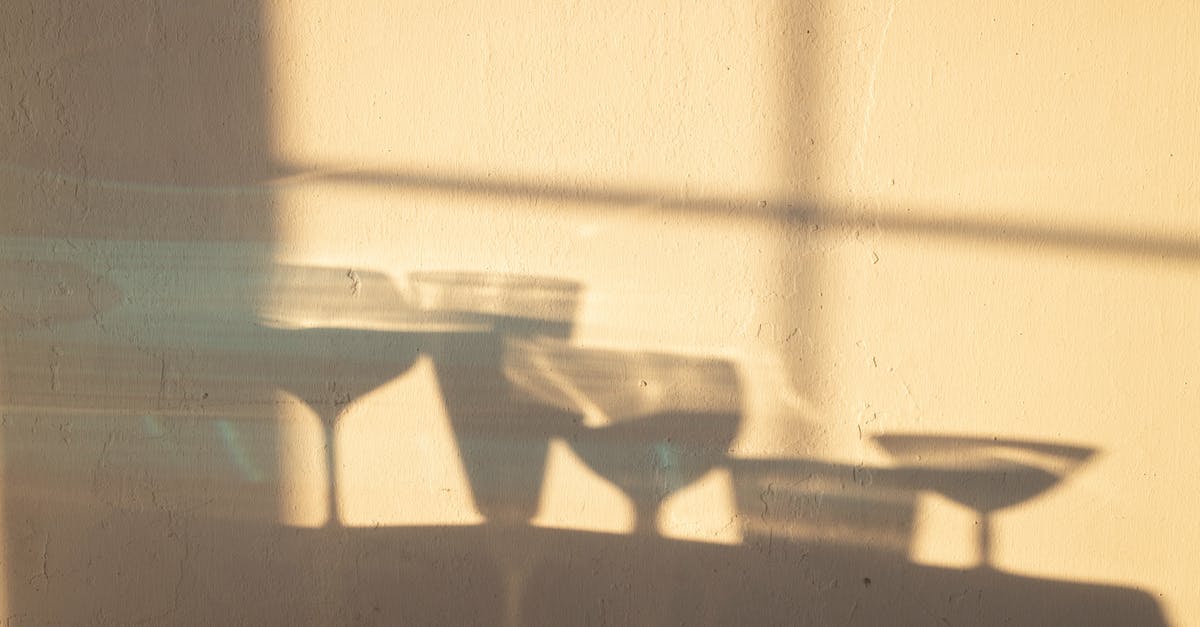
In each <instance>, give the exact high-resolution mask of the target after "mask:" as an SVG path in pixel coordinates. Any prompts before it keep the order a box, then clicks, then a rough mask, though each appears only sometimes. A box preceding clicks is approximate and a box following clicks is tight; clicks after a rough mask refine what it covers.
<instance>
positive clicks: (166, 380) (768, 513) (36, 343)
mask: <svg viewBox="0 0 1200 627" xmlns="http://www.w3.org/2000/svg"><path fill="white" fill-rule="evenodd" d="M6 243H7V244H11V245H7V246H6V247H5V248H4V254H3V256H4V257H5V258H6V259H7V258H9V257H10V253H13V251H19V250H20V251H25V252H22V253H21V254H19V255H16V254H14V255H11V256H13V257H15V259H13V260H11V261H6V263H5V265H4V266H3V272H0V277H4V279H5V280H4V284H3V285H0V292H2V293H3V295H5V297H6V300H5V302H4V305H5V307H6V309H5V311H6V312H7V313H6V314H5V316H4V317H3V334H4V337H3V340H4V341H3V348H4V350H5V353H4V358H5V360H6V364H7V368H6V381H5V384H6V386H7V387H6V396H5V403H6V404H7V405H6V407H5V409H4V415H5V418H6V420H7V421H8V422H7V426H6V427H5V433H4V435H5V452H6V460H5V469H6V476H5V483H6V485H5V487H6V498H7V499H9V500H8V502H9V503H10V504H12V506H13V507H14V512H18V513H19V514H18V513H14V514H13V515H12V517H10V520H11V521H14V522H13V524H14V531H13V533H15V534H18V535H21V537H24V535H23V534H29V533H41V532H44V533H46V534H47V536H46V539H47V540H49V538H50V535H49V534H51V533H53V544H52V545H49V546H50V547H51V549H50V551H49V552H48V553H47V555H49V561H48V562H46V561H43V557H44V556H43V555H42V554H40V553H31V554H25V553H22V554H19V555H10V556H9V558H8V559H9V560H10V561H11V562H12V563H13V564H14V565H15V566H14V568H16V570H14V571H13V572H15V573H18V574H20V575H23V574H24V573H26V572H27V571H28V572H30V573H33V575H31V576H33V577H34V578H35V579H34V583H35V584H36V585H34V586H26V587H17V588H14V590H15V591H16V593H15V594H14V595H13V596H12V599H13V601H12V602H13V603H14V605H13V607H14V608H15V609H17V610H18V611H30V612H34V613H36V614H37V615H39V616H54V615H56V614H54V612H55V611H58V610H48V609H46V608H50V607H60V608H70V607H80V608H94V607H104V608H105V611H106V612H108V614H106V615H109V616H112V617H114V621H116V622H124V623H133V622H137V620H143V621H144V620H145V619H146V618H147V617H148V616H160V618H161V617H163V616H165V617H169V618H161V620H160V621H158V622H163V623H169V624H212V623H214V622H229V619H230V618H231V617H243V618H244V617H247V616H250V617H256V618H261V619H262V621H263V622H265V623H270V622H272V621H275V622H279V621H280V620H281V618H280V617H287V622H290V623H293V624H322V619H320V618H315V617H321V616H325V617H327V616H328V615H329V614H328V612H329V611H330V610H329V609H328V608H326V607H325V606H333V607H334V608H335V609H334V610H333V612H334V614H336V615H339V616H342V617H343V618H345V617H349V616H351V614H349V612H351V611H353V612H360V613H361V614H362V616H363V617H374V618H363V620H364V621H365V622H375V623H377V624H398V623H402V624H436V623H437V622H439V621H442V620H445V617H446V616H453V617H454V620H456V621H458V622H462V623H465V624H501V623H507V624H512V625H516V624H528V625H539V624H580V623H586V622H587V621H588V620H591V621H593V622H604V621H607V622H608V623H624V624H646V625H666V624H678V623H679V622H685V623H687V624H697V625H705V624H709V625H720V624H831V623H832V624H839V623H845V624H852V625H872V624H927V623H929V622H935V623H936V622H937V621H938V618H937V617H938V616H945V617H948V618H947V620H950V621H958V622H964V623H972V624H981V625H1001V624H1005V621H1009V622H1010V623H1012V624H1050V623H1053V624H1072V623H1073V624H1114V625H1115V624H1139V625H1159V624H1164V623H1163V620H1162V617H1161V613H1160V612H1159V611H1158V609H1157V607H1156V605H1155V604H1154V602H1153V600H1152V599H1150V598H1149V597H1147V596H1146V595H1145V594H1144V593H1141V592H1139V591H1135V590H1129V589H1121V588H1116V587H1110V586H1100V585H1095V584H1085V583H1077V582H1066V581H1055V580H1048V579H1039V578H1032V577H1026V576H1022V575H1018V574H1014V573H1007V572H1001V571H998V570H996V569H993V568H975V569H968V570H963V569H953V568H939V567H931V566H924V565H919V564H914V563H913V562H912V561H911V560H910V559H909V557H908V555H909V553H908V548H909V544H910V543H911V541H912V537H913V532H914V530H915V525H916V521H915V516H914V513H915V506H916V499H917V497H918V495H919V494H920V493H921V492H923V491H938V492H940V493H944V494H947V495H950V496H952V497H954V498H958V499H960V500H962V501H963V502H967V503H970V504H973V505H975V506H976V507H979V508H980V509H981V510H983V511H990V510H994V509H996V508H998V507H1000V506H1003V505H1012V504H1015V503H1018V502H1023V499H1027V498H1030V497H1032V496H1034V495H1035V494H1038V493H1041V492H1043V491H1045V490H1047V489H1049V488H1051V487H1053V486H1054V485H1057V482H1058V481H1059V480H1060V479H1062V478H1064V477H1066V476H1067V475H1068V474H1069V473H1070V472H1071V471H1072V470H1074V469H1076V468H1077V467H1078V466H1079V465H1080V464H1081V463H1083V462H1084V461H1086V459H1087V458H1088V456H1089V455H1090V454H1091V451H1090V450H1089V449H1086V448H1084V447H1075V446H1066V445H1058V444H1050V443H1036V442H1016V441H1007V440H990V439H985V440H980V439H977V438H976V439H972V438H965V437H951V436H939V435H934V434H917V435H885V436H881V437H880V438H879V441H880V443H881V445H882V446H884V448H885V449H887V450H888V451H890V452H892V453H893V454H894V455H895V456H896V457H897V459H898V460H900V463H901V465H898V466H895V467H887V468H883V467H880V468H867V467H862V466H847V465H839V464H833V463H828V462H821V461H817V460H811V459H740V458H732V457H730V455H729V454H728V446H729V442H730V441H731V440H732V438H733V437H734V436H735V435H736V433H737V429H738V427H739V425H740V422H741V419H742V409H741V404H742V398H741V396H742V393H743V392H742V382H741V376H740V374H739V370H738V368H737V365H736V364H735V363H734V362H732V361H729V360H725V359H720V358H716V357H710V356H692V355H675V354H668V353H661V352H649V351H642V350H616V349H601V348H594V347H588V346H583V345H580V344H579V343H578V342H577V341H576V340H574V339H573V338H572V337H571V331H572V328H573V324H574V323H573V320H574V318H575V316H576V312H577V310H578V308H579V306H580V302H581V294H582V287H581V286H579V285H578V284H576V283H574V282H571V281H564V280H559V279H548V278H539V277H513V276H496V275H486V274H474V273H462V272H446V273H426V274H418V275H414V276H413V277H411V280H410V281H409V287H408V289H405V288H403V287H401V286H400V285H398V284H397V283H393V281H392V280H391V278H389V277H388V276H386V275H385V274H383V273H379V272H373V271H368V270H347V269H342V268H330V267H307V266H288V265H278V266H276V267H273V268H267V269H265V270H264V269H261V268H259V269H257V270H255V267H257V264H256V263H252V264H249V265H248V264H247V263H246V262H243V261H242V259H244V258H245V257H243V256H240V255H239V254H238V253H237V249H236V248H233V249H223V248H220V247H214V246H213V245H203V246H200V245H196V246H193V245H185V244H178V243H177V244H165V243H160V244H153V245H151V244H145V243H143V244H139V245H137V246H135V247H133V248H132V249H130V250H125V249H122V248H121V247H122V246H125V244H122V243H120V242H82V241H80V242H76V246H77V248H75V249H72V248H70V247H67V248H64V249H62V250H60V253H58V254H57V256H56V257H54V258H53V259H51V258H50V252H48V251H50V250H52V247H50V246H45V245H42V244H38V245H37V246H34V247H33V248H31V249H29V250H26V249H23V248H21V246H20V242H17V241H8V240H6ZM39 250H40V251H43V253H44V254H43V256H42V257H40V258H38V257H37V256H36V255H34V254H33V252H31V251H39ZM62 251H69V252H62ZM25 253H29V254H25ZM31 255H32V256H33V257H34V258H33V260H32V261H30V260H29V257H30V256H31ZM255 257H256V255H253V254H252V255H249V256H248V258H250V259H254V258H255ZM113 260H123V263H124V264H125V265H123V266H122V265H121V264H116V265H113V264H112V263H106V262H112V261H113ZM98 267H104V268H106V270H105V273H104V274H103V276H101V275H99V274H97V273H96V272H94V271H92V270H90V269H94V268H98ZM251 296H252V297H251ZM420 355H427V356H429V357H430V358H431V360H432V361H433V362H434V368H435V370H436V372H437V374H438V376H439V380H438V384H439V385H440V386H441V392H442V394H443V396H444V399H445V400H444V402H445V403H446V407H447V410H448V414H449V416H450V419H451V421H452V429H453V432H454V436H455V439H456V441H457V442H458V445H459V448H460V450H461V459H462V461H463V463H464V466H465V467H466V468H467V469H468V480H469V483H470V486H471V489H472V494H473V496H474V498H475V500H476V502H477V503H478V504H479V509H480V510H481V512H483V513H484V514H485V515H486V516H487V517H488V519H487V522H486V524H483V525H477V526H467V527H454V526H429V527H391V528H387V527H383V528H377V529H366V528H350V527H346V526H342V525H340V524H338V519H337V510H336V503H337V498H338V497H337V486H336V485H335V484H336V478H337V471H336V466H337V464H340V463H344V462H345V460H344V459H342V458H340V457H338V456H337V455H336V454H335V449H336V447H337V438H336V437H334V436H335V427H336V422H335V421H336V420H337V419H338V417H339V416H340V415H341V414H342V413H343V412H344V411H345V409H346V408H347V406H348V405H349V404H350V403H352V402H353V401H354V400H355V399H357V398H359V397H361V396H362V395H364V394H366V393H367V392H368V391H370V390H372V389H375V388H376V387H378V386H379V385H381V384H383V383H385V382H387V381H389V380H390V379H391V378H393V377H395V376H398V375H399V374H402V373H404V372H407V371H408V369H409V368H411V367H412V365H413V363H414V362H415V360H416V359H417V358H418V356H420ZM279 389H284V390H288V391H289V392H290V393H291V395H292V396H293V397H294V398H296V399H298V400H299V401H302V402H303V403H304V404H305V405H306V406H308V407H311V408H312V410H313V412H314V413H316V414H317V415H318V416H320V417H321V418H322V422H323V425H324V427H325V429H326V437H327V438H329V439H328V440H327V441H326V443H325V445H326V451H327V453H326V454H327V455H328V459H327V460H326V462H327V463H329V464H330V467H329V468H328V469H327V470H328V475H327V480H328V481H329V482H330V485H329V491H330V494H329V503H330V512H329V517H328V520H327V524H325V525H324V526H322V527H319V528H312V529H296V528H291V527H287V526H284V525H281V524H280V523H279V521H278V520H277V519H275V518H274V516H275V514H276V512H275V510H273V509H272V510H269V511H266V510H263V511H260V509H257V507H258V506H259V505H262V504H264V503H265V504H266V505H269V506H271V507H274V504H275V499H274V494H275V493H277V492H278V490H277V489H276V488H275V487H274V486H272V485H271V484H272V482H277V481H279V480H281V478H280V477H277V476H274V475H275V474H277V473H278V472H279V470H278V468H277V467H276V466H274V465H273V462H274V460H275V459H276V457H277V454H276V451H275V447H276V446H277V442H276V438H275V429H274V427H276V426H278V425H277V421H278V418H277V414H276V411H275V410H276V408H277V405H276V403H278V402H279V400H278V397H277V396H276V391H277V390H279ZM389 409H390V410H394V411H397V412H402V411H405V408H403V407H395V408H389ZM550 439H561V440H562V441H563V442H566V443H567V444H568V445H569V446H570V447H571V448H572V449H573V450H574V451H576V452H577V453H578V455H579V457H580V458H581V459H582V460H583V461H584V462H585V463H586V464H587V465H588V466H590V467H591V468H593V469H594V470H595V471H596V472H597V473H599V474H600V475H601V476H603V477H605V478H607V479H608V480H609V481H611V482H613V483H614V484H615V485H617V486H618V487H620V488H621V489H622V490H623V491H624V492H625V494H627V495H628V496H629V498H630V499H631V500H632V501H633V502H634V504H635V506H636V509H637V513H638V524H637V530H638V532H639V533H635V534H632V535H624V534H604V533H590V532H583V531H570V530H557V529H544V528H539V527H534V526H531V525H528V524H526V522H527V519H528V517H529V516H530V515H531V514H532V513H534V512H536V507H537V504H538V502H539V498H540V494H541V492H542V490H543V487H542V486H543V475H544V473H545V454H546V443H547V442H548V441H549V440H550ZM715 467H725V468H728V469H729V471H730V474H731V477H732V480H733V486H734V490H735V497H736V505H737V507H738V510H739V512H740V514H739V516H738V520H739V521H740V523H741V527H742V532H743V533H742V535H743V536H744V538H745V541H744V542H743V543H742V544H740V545H734V546H721V545H713V544H707V543H703V542H694V541H680V540H671V539H668V538H664V537H661V536H659V535H657V534H655V533H654V531H655V529H654V524H655V522H656V521H655V519H656V516H657V511H656V510H657V509H658V508H659V506H660V505H661V503H662V501H663V499H665V498H666V497H667V496H669V495H670V494H672V493H674V492H677V491H678V490H680V489H682V488H683V487H686V486H687V485H688V484H689V482H691V481H693V480H695V479H697V478H699V477H700V476H702V475H703V474H704V473H705V472H707V471H708V469H710V468H715ZM1023 467H1027V468H1031V469H1032V470H1023V469H1022V468H1023ZM1006 473H1007V474H1006ZM213 499H218V501H217V502H215V503H214V502H213ZM219 499H234V500H233V501H231V502H227V503H222V502H220V500H219ZM26 518H28V519H29V520H33V521H41V522H37V524H38V525H44V526H45V528H44V529H42V528H40V527H39V528H35V529H33V530H28V529H26V527H23V526H21V525H22V524H23V523H22V521H23V520H25V519H26ZM47 521H54V522H53V524H52V525H51V523H49V522H47ZM46 525H48V526H46ZM164 525H165V526H164ZM164 529H166V530H167V532H169V533H178V534H180V536H179V537H177V538H175V539H168V540H158V539H156V538H161V536H162V534H163V533H164ZM27 544H28V543H27ZM36 545H37V546H38V547H42V546H46V545H44V544H42V543H41V542H40V541H39V542H37V543H36ZM58 546H63V547H71V551H70V552H69V553H70V555H71V556H72V559H83V560H85V561H91V562H92V563H93V565H92V566H89V568H88V571H87V572H88V576H90V577H92V580H93V581H94V582H95V583H94V584H93V586H92V587H90V588H87V587H78V590H74V589H72V590H66V589H64V588H65V586H64V588H51V587H50V585H51V581H52V577H56V576H57V574H59V573H61V572H63V571H62V570H61V569H62V568H64V564H65V562H63V561H61V560H62V559H65V558H56V556H57V555H58V554H59V552H58V549H57V547H58ZM112 546H121V547H124V548H123V549H122V550H120V551H119V552H117V553H115V554H114V553H113V552H112V550H111V547H112ZM67 553H68V552H66V551H63V552H62V554H63V555H66V554H67ZM56 559H57V560H58V561H56ZM163 559H170V560H179V564H180V565H184V564H186V565H187V568H182V567H181V568H180V569H179V572H180V575H179V578H178V581H175V580H173V579H172V580H170V581H168V580H167V579H169V578H164V577H163V576H162V572H163V571H162V570H161V569H157V568H155V567H153V564H156V563H160V562H161V561H162V560H163ZM43 566H45V567H46V571H45V572H46V573H47V577H46V579H45V581H44V582H43V581H42V580H41V579H38V578H37V577H39V576H40V575H37V573H39V572H41V569H42V568H43ZM314 571H319V572H317V573H316V574H314ZM321 578H324V579H321ZM466 580H469V581H471V582H472V585H471V586H470V587H469V588H470V592H469V593H467V594H466V595H465V598H464V593H463V590H464V589H465V588H464V584H463V581H466ZM868 580H869V581H871V583H870V584H867V583H862V582H865V581H868ZM255 581H258V582H261V581H269V582H271V585H272V586H273V588H274V589H277V590H279V591H281V592H280V595H281V596H278V597H276V596H272V595H262V594H260V593H258V592H253V591H254V590H258V589H259V588H260V586H254V585H251V584H250V583H249V582H255ZM322 581H323V582H324V583H320V582H322ZM57 583H58V581H57V579H54V584H55V585H57ZM175 585H179V586H181V587H180V588H178V589H179V590H183V591H184V592H183V594H182V595H181V596H179V597H174V599H175V601H174V602H172V601H171V599H172V598H173V597H172V592H173V588H172V586H175ZM397 590H402V591H404V592H405V594H401V595H397V594H396V591H397ZM967 591H977V592H978V593H977V594H975V595H974V596H971V595H968V594H967ZM50 592H56V594H57V595H58V600H59V601H60V602H59V603H57V604H51V603H50V599H49V595H50ZM316 592H319V594H315V593H316ZM132 594H137V595H138V596H137V598H147V599H155V600H158V601H161V603H160V604H156V605H155V607H158V606H159V605H161V606H162V607H163V608H166V609H164V610H163V611H170V612H173V613H170V614H162V615H158V614H154V613H150V612H147V611H146V608H144V607H143V608H141V609H139V607H138V606H137V604H130V603H128V602H127V601H128V599H130V598H133V597H131V595H132ZM39 595H40V596H39ZM214 595H216V596H214ZM414 595H417V596H420V598H422V599H426V600H427V603H426V604H425V605H421V604H414V603H411V602H407V601H406V599H411V598H413V597H414ZM218 597H219V598H221V599H224V601H222V602H221V603H213V602H211V600H212V599H213V598H218ZM1030 598H1036V599H1040V600H1041V601H1044V603H1036V604H1030V603H1028V602H1027V601H1028V599H1030ZM97 599H100V600H99V601H98V600H97ZM104 599H110V600H111V602H109V601H105V600H104ZM281 599H288V600H289V601H288V603H287V604H284V603H282V601H281ZM170 608H175V609H174V610H172V609H170ZM931 608H932V609H931ZM1098 608H1103V609H1098ZM122 612H125V613H124V614H123V613H122ZM323 612H324V613H323ZM339 612H344V613H339ZM929 612H932V614H931V613H929ZM124 619H129V620H124ZM135 619H136V620H135ZM1013 621H1015V622H1013ZM152 622H153V621H152ZM234 622H237V621H236V620H235V621H234Z"/></svg>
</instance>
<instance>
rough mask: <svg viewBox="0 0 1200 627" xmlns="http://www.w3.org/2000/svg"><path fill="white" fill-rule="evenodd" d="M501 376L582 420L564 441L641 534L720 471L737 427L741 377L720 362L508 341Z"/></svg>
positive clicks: (539, 341) (556, 343) (555, 343)
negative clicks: (616, 495)
mask: <svg viewBox="0 0 1200 627" xmlns="http://www.w3.org/2000/svg"><path fill="white" fill-rule="evenodd" d="M505 374H506V375H507V377H508V379H509V380H510V381H512V382H513V383H514V384H516V385H518V386H519V387H520V388H521V389H523V390H524V391H525V392H526V393H528V394H529V395H530V396H532V397H534V398H538V399H540V400H541V401H542V402H543V403H546V404H548V405H551V406H556V407H562V408H565V409H566V410H567V411H570V412H573V413H575V414H577V415H580V416H581V417H582V419H581V420H580V424H579V425H578V428H577V429H575V430H574V431H573V432H572V433H571V435H570V437H569V438H568V443H569V444H570V446H571V448H572V449H573V450H574V451H575V452H576V454H578V455H579V457H580V458H581V459H582V460H583V461H584V463H586V464H587V465H588V466H590V467H591V468H592V469H593V470H594V471H596V472H597V473H598V474H600V475H601V476H602V477H604V478H606V479H608V480H609V481H611V482H612V483H613V484H615V485H616V486H617V487H619V488H620V489H621V490H622V491H623V492H624V493H625V495H626V496H628V497H629V498H630V499H631V500H632V502H633V504H634V508H635V510H636V516H637V518H636V521H635V531H636V532H637V533H640V534H648V535H653V534H656V533H657V531H658V530H657V517H658V512H659V509H660V508H661V505H662V503H663V501H665V500H666V499H667V498H668V497H669V496H671V495H672V494H674V493H676V492H678V491H679V490H681V489H683V488H684V487H686V486H688V485H690V484H691V483H693V482H695V481H696V480H698V479H699V478H700V477H702V476H703V475H705V474H706V473H707V472H709V471H710V470H711V469H712V468H713V467H715V466H718V465H721V464H723V463H724V461H725V459H726V454H727V450H728V448H729V445H730V443H731V442H732V441H733V438H734V437H735V436H736V435H737V432H738V427H739V425H740V423H741V409H740V402H741V401H740V386H739V381H738V374H737V370H736V368H735V367H734V366H733V364H732V363H730V362H728V361H724V360H720V359H715V358H710V357H695V356H687V355H677V354H669V353H655V352H645V351H633V350H613V349H600V348H587V347H579V346H572V345H570V344H567V343H565V342H561V341H557V340H554V339H547V338H539V339H536V340H532V341H527V340H518V341H512V342H509V344H508V349H507V351H506V353H505Z"/></svg>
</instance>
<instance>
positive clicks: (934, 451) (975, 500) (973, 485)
mask: <svg viewBox="0 0 1200 627" xmlns="http://www.w3.org/2000/svg"><path fill="white" fill-rule="evenodd" d="M874 440H875V442H876V443H877V444H879V445H880V446H882V447H883V448H884V449H885V450H886V451H887V452H888V453H889V454H890V455H891V456H892V457H894V458H896V459H897V460H899V461H902V462H904V464H905V465H904V466H902V467H900V468H892V469H888V470H886V471H885V472H883V473H881V474H880V477H879V478H880V481H881V483H882V484H883V485H890V486H897V487H902V488H907V489H913V490H928V491H933V492H937V493H939V494H941V495H943V496H945V497H947V498H949V499H951V500H954V501H956V502H958V503H961V504H963V505H966V506H967V507H970V508H971V509H973V510H975V511H976V512H978V513H979V514H980V520H979V524H978V526H977V530H978V531H977V537H976V542H975V544H976V555H978V557H979V566H980V567H981V568H991V567H992V561H991V545H992V528H991V517H992V514H993V513H994V512H997V511H999V510H1001V509H1005V508H1009V507H1013V506H1015V505H1019V504H1020V503H1023V502H1025V501H1028V500H1030V499H1033V498H1034V497H1036V496H1038V495H1039V494H1042V493H1043V492H1046V491H1048V490H1050V489H1051V488H1053V487H1055V486H1056V485H1058V484H1059V482H1061V481H1062V480H1064V479H1066V477H1067V476H1068V475H1070V474H1071V473H1073V472H1074V471H1075V470H1077V469H1078V467H1079V466H1080V465H1082V464H1083V463H1084V462H1086V461H1087V460H1088V459H1090V458H1091V457H1092V456H1093V455H1094V454H1095V452H1096V451H1095V450H1094V449H1091V448H1087V447H1082V446H1068V445H1063V444H1049V443H1046V442H1034V441H1030V440H1012V439H999V438H980V437H962V436H950V435H933V434H894V435H880V436H875V438H874Z"/></svg>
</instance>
